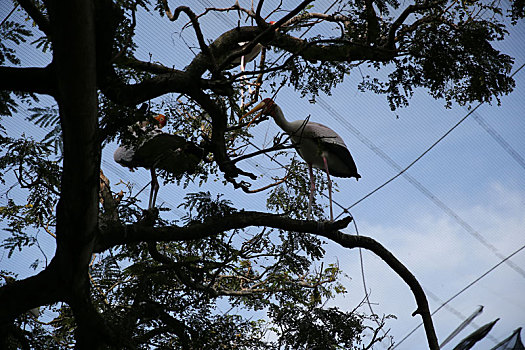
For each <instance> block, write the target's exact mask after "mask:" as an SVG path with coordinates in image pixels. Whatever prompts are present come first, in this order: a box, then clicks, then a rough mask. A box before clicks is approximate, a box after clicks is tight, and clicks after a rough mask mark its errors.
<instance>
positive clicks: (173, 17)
mask: <svg viewBox="0 0 525 350" xmlns="http://www.w3.org/2000/svg"><path fill="white" fill-rule="evenodd" d="M162 4H163V5H164V11H165V12H166V16H167V17H168V18H169V19H170V21H176V20H177V18H179V15H180V13H181V12H184V13H186V15H188V17H189V18H190V21H191V24H192V25H193V29H194V30H195V34H196V35H197V40H198V41H199V46H200V48H201V51H202V52H203V53H204V54H205V55H206V56H208V57H209V58H210V60H211V62H212V67H216V64H215V57H214V56H213V52H211V51H210V48H209V47H208V45H206V42H205V41H204V36H203V35H202V30H201V27H200V24H199V21H198V19H197V15H196V14H195V12H193V11H192V10H191V9H190V8H189V7H188V6H179V7H177V8H176V9H175V13H174V14H172V13H171V11H170V8H169V6H168V0H162Z"/></svg>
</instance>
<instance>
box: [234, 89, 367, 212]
mask: <svg viewBox="0 0 525 350" xmlns="http://www.w3.org/2000/svg"><path fill="white" fill-rule="evenodd" d="M259 110H260V112H259V113H258V114H257V115H255V117H254V118H253V119H252V120H251V121H250V123H249V124H248V125H250V124H251V123H253V122H254V121H255V120H256V119H257V118H259V117H260V116H261V115H269V116H271V117H272V118H273V119H274V120H275V123H276V124H277V125H278V126H279V127H280V128H281V129H283V130H284V131H285V132H286V133H287V134H288V135H290V138H291V139H292V142H293V143H294V144H295V147H296V149H297V152H298V153H299V155H300V156H301V158H303V159H304V160H305V161H306V163H307V164H308V171H309V174H310V196H309V200H308V219H310V217H311V214H312V199H313V195H314V192H315V182H314V174H313V171H312V167H315V168H318V169H321V170H324V171H325V172H326V176H327V179H328V198H329V201H330V220H331V221H333V220H334V214H333V209H332V181H331V180H330V175H332V176H336V177H355V178H356V180H358V179H359V178H360V177H361V175H359V173H358V172H357V167H356V165H355V163H354V159H353V158H352V155H351V154H350V151H349V150H348V148H347V147H346V145H345V143H344V141H343V139H342V138H341V137H340V136H339V135H338V134H337V133H336V132H335V131H334V130H332V129H330V128H329V127H327V126H325V125H322V124H319V123H314V122H311V121H308V120H295V121H291V122H289V121H287V120H286V118H285V117H284V114H283V111H282V110H281V108H280V107H279V106H278V105H277V104H276V103H275V102H274V101H273V100H272V99H271V98H265V99H264V100H263V101H262V102H261V103H259V104H258V105H257V106H255V107H254V108H253V109H252V110H250V111H249V112H247V113H246V114H245V115H243V116H242V117H241V119H243V118H244V117H246V116H247V115H250V114H252V113H254V112H256V111H259Z"/></svg>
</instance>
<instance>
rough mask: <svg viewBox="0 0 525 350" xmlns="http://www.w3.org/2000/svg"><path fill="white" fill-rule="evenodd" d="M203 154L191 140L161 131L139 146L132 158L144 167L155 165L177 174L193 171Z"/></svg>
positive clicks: (157, 167)
mask: <svg viewBox="0 0 525 350" xmlns="http://www.w3.org/2000/svg"><path fill="white" fill-rule="evenodd" d="M203 156H204V151H203V150H202V149H201V148H200V147H198V146H197V145H195V144H194V143H193V142H189V141H186V139H184V138H183V137H181V136H178V135H172V134H165V133H163V134H159V135H156V136H155V137H153V138H152V139H151V140H148V141H146V142H145V143H144V144H143V145H142V146H140V147H139V149H138V150H137V151H136V153H135V157H134V159H135V160H136V161H137V162H140V163H141V164H144V165H143V166H144V167H146V168H151V167H155V168H156V169H162V170H165V171H167V172H169V173H172V174H174V175H179V174H182V173H191V172H193V171H194V170H195V168H196V166H197V165H198V164H199V162H200V161H201V160H202V158H203Z"/></svg>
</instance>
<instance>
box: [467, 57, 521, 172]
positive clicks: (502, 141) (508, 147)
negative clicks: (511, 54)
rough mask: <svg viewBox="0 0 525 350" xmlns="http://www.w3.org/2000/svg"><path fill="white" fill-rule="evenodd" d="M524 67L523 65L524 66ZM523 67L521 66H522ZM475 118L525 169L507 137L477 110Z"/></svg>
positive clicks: (474, 114) (473, 115)
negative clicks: (506, 139)
mask: <svg viewBox="0 0 525 350" xmlns="http://www.w3.org/2000/svg"><path fill="white" fill-rule="evenodd" d="M522 67H523V66H522ZM520 69H521V68H520ZM472 117H473V118H474V120H475V121H476V122H477V123H478V124H479V125H480V126H481V127H482V128H483V129H484V130H485V131H486V132H487V133H488V134H489V135H490V136H491V137H492V138H493V139H494V141H496V142H497V143H498V144H499V145H500V146H501V148H503V150H504V151H505V152H507V153H508V155H510V156H511V157H512V159H514V160H515V161H516V163H518V164H519V165H520V166H521V167H522V168H523V169H524V170H525V160H524V159H523V157H522V156H521V155H520V154H519V153H518V152H517V151H516V150H515V149H514V148H513V147H512V146H511V145H510V144H509V143H508V142H507V141H505V139H504V138H503V137H502V136H501V135H500V134H499V133H498V132H497V131H496V130H495V129H494V128H493V127H491V126H490V125H489V124H488V123H487V122H486V121H485V119H484V118H483V117H482V116H481V115H480V114H479V113H477V112H475V113H473V114H472Z"/></svg>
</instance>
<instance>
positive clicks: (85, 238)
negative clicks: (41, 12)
mask: <svg viewBox="0 0 525 350" xmlns="http://www.w3.org/2000/svg"><path fill="white" fill-rule="evenodd" d="M94 6H95V5H94V2H93V1H90V0H74V1H50V3H49V9H50V12H49V14H50V18H51V21H50V22H51V24H52V28H51V33H52V34H51V35H52V39H53V60H54V64H55V67H56V81H57V90H58V92H57V96H56V98H57V101H58V105H59V109H60V122H61V126H62V132H63V148H64V164H63V174H62V182H61V197H60V201H59V204H58V206H57V252H56V255H55V258H54V260H55V261H54V263H56V264H57V267H58V270H59V273H60V280H61V285H62V287H63V288H64V289H65V298H66V302H67V303H68V304H69V305H70V306H71V308H72V310H73V313H74V315H75V319H76V321H77V326H78V327H77V330H76V338H77V339H76V340H77V348H89V349H95V348H98V347H99V345H100V342H101V341H103V340H102V339H104V338H105V337H104V336H101V334H100V331H101V330H102V329H103V328H104V327H103V326H102V324H101V323H100V316H99V315H98V314H97V312H96V310H95V309H94V307H93V305H92V303H91V299H90V283H89V278H88V266H89V261H90V259H91V255H92V253H93V246H94V242H95V237H96V233H97V230H98V188H99V173H100V155H101V147H100V144H99V139H98V121H97V89H96V39H95V20H94ZM94 333H98V336H94Z"/></svg>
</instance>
